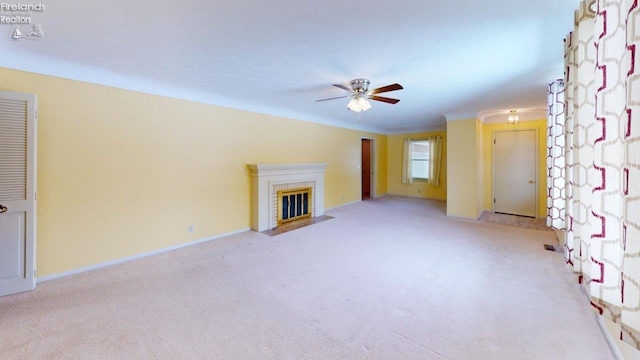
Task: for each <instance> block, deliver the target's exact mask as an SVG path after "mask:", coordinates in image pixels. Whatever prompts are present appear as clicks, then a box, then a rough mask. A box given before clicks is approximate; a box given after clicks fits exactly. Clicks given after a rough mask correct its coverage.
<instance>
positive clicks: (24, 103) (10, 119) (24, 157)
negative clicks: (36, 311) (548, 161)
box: [0, 91, 37, 296]
mask: <svg viewBox="0 0 640 360" xmlns="http://www.w3.org/2000/svg"><path fill="white" fill-rule="evenodd" d="M36 117H37V112H36V97H35V95H31V94H19V93H12V92H5V91H0V296H3V295H7V294H14V293H18V292H22V291H27V290H33V289H34V288H35V285H36V276H35V241H36V236H35V231H36V226H35V219H36V216H35V211H36V121H37V119H36Z"/></svg>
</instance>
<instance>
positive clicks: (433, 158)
mask: <svg viewBox="0 0 640 360" xmlns="http://www.w3.org/2000/svg"><path fill="white" fill-rule="evenodd" d="M426 140H427V141H429V177H428V179H427V184H428V185H430V186H440V170H441V168H442V136H430V137H428V138H427V139H426ZM413 141H418V140H417V139H413V140H412V139H411V138H405V139H404V143H403V148H402V183H403V184H413V175H412V174H413V172H412V168H411V147H412V142H413ZM420 141H424V140H420Z"/></svg>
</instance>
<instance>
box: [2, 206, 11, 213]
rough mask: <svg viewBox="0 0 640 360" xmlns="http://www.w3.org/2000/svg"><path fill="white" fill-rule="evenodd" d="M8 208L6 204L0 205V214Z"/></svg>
mask: <svg viewBox="0 0 640 360" xmlns="http://www.w3.org/2000/svg"><path fill="white" fill-rule="evenodd" d="M7 210H9V209H8V208H7V207H6V206H3V205H0V214H2V213H5V212H7Z"/></svg>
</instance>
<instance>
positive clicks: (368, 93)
mask: <svg viewBox="0 0 640 360" xmlns="http://www.w3.org/2000/svg"><path fill="white" fill-rule="evenodd" d="M350 84H351V89H349V88H348V87H347V86H345V85H341V84H333V86H335V87H339V88H340V89H343V90H347V91H348V92H350V93H351V95H345V96H338V97H332V98H328V99H320V100H316V102H318V101H327V100H335V99H344V98H351V101H349V104H347V108H348V109H349V110H351V111H355V112H362V111H367V110H369V109H371V104H369V99H371V100H376V101H382V102H386V103H389V104H396V103H398V102H399V101H400V100H398V99H392V98H388V97H384V96H377V95H376V94H380V93H383V92H388V91H395V90H402V89H404V88H403V87H402V85H400V84H391V85H387V86H383V87H379V88H377V89H373V90H369V80H367V79H354V80H351V82H350Z"/></svg>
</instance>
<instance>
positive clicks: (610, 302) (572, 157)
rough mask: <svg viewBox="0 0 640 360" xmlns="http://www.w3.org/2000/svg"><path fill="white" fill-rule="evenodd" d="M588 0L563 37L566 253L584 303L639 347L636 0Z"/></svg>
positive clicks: (639, 18) (639, 39) (639, 22)
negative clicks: (586, 296)
mask: <svg viewBox="0 0 640 360" xmlns="http://www.w3.org/2000/svg"><path fill="white" fill-rule="evenodd" d="M593 2H594V0H583V1H582V2H581V4H580V8H579V9H578V11H577V12H576V16H575V22H576V28H575V29H574V31H573V32H572V33H571V34H570V35H569V36H568V37H567V39H566V46H565V48H566V54H565V55H566V56H565V61H566V66H567V67H566V73H565V85H566V87H565V103H566V108H565V110H566V114H565V122H564V132H565V140H566V144H565V145H566V146H565V162H566V164H565V177H566V179H565V181H566V183H567V187H566V190H567V191H566V194H565V198H566V216H565V227H566V230H567V232H566V233H567V236H566V238H565V243H564V246H565V258H566V261H567V264H568V265H569V266H570V268H571V269H572V270H573V271H574V272H575V273H576V275H577V276H578V280H579V281H580V282H581V283H582V284H583V286H584V287H585V288H586V290H587V292H588V294H589V295H590V296H591V305H592V307H593V308H594V309H595V310H596V311H597V312H598V313H599V314H600V315H602V316H605V317H607V318H609V319H610V320H611V321H613V322H614V323H615V324H616V326H617V328H618V330H619V331H620V339H622V340H624V341H626V342H628V343H629V344H631V345H632V346H634V347H636V348H637V349H639V350H640V256H638V254H640V91H638V89H640V56H638V54H637V53H636V51H635V49H640V36H638V33H637V31H638V29H640V10H639V8H640V7H639V6H638V5H637V2H636V1H635V0H606V1H605V0H597V1H595V2H596V8H597V11H596V14H595V16H594V14H591V13H590V12H589V10H588V9H589V6H590V5H591V3H593ZM559 131H560V130H559V129H553V132H550V135H551V136H555V137H556V138H557V136H558V134H559Z"/></svg>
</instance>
